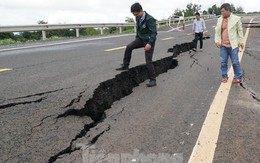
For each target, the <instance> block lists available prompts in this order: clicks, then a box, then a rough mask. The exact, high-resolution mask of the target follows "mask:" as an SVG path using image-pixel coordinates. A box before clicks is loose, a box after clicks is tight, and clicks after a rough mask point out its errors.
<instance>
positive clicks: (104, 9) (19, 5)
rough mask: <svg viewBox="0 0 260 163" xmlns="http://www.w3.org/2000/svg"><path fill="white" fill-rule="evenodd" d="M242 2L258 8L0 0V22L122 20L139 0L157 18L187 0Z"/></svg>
mask: <svg viewBox="0 0 260 163" xmlns="http://www.w3.org/2000/svg"><path fill="white" fill-rule="evenodd" d="M222 1H224V2H226V3H233V4H234V6H235V7H239V6H242V7H243V9H244V11H245V12H253V11H260V0H246V1H245V0H195V1H191V0H139V1H137V0H135V1H131V0H70V1H68V0H0V26H7V25H35V24H37V22H38V21H39V20H44V21H48V23H49V24H64V23H66V24H72V23H82V24H83V23H124V22H125V18H126V17H130V18H134V17H133V15H132V14H131V13H130V7H131V5H132V4H133V3H135V2H139V3H140V4H141V5H142V6H143V9H144V10H145V11H147V12H148V13H149V14H151V15H152V16H153V17H155V18H156V19H157V20H161V19H167V18H168V17H169V16H170V15H171V14H173V13H174V11H175V10H176V9H177V8H178V9H181V10H182V9H186V6H187V4H188V3H193V4H200V5H202V10H207V9H208V8H209V7H211V6H212V5H214V4H216V5H217V6H220V5H221V2H222Z"/></svg>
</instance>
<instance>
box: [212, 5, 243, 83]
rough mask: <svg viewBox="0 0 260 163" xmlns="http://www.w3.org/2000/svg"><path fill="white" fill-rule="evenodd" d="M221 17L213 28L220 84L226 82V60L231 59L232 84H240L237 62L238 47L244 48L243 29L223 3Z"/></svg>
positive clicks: (240, 69)
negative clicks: (219, 65) (218, 50)
mask: <svg viewBox="0 0 260 163" xmlns="http://www.w3.org/2000/svg"><path fill="white" fill-rule="evenodd" d="M220 9H221V15H222V17H220V18H219V19H218V22H217V26H216V28H215V32H216V33H215V44H216V46H217V47H218V48H220V62H221V71H222V78H223V79H222V82H223V83H226V82H227V80H228V75H227V72H228V58H229V57H230V58H231V61H232V65H233V69H234V74H235V77H234V79H233V81H232V83H240V82H241V78H242V68H241V66H240V63H239V60H238V51H239V47H241V48H242V49H243V48H244V44H243V28H242V22H241V18H240V17H238V16H236V15H233V14H232V13H231V6H230V4H228V3H224V4H223V5H222V6H221V7H220Z"/></svg>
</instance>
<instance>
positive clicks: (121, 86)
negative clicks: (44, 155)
mask: <svg viewBox="0 0 260 163" xmlns="http://www.w3.org/2000/svg"><path fill="white" fill-rule="evenodd" d="M192 46H193V42H188V43H183V44H180V45H178V44H176V45H175V46H173V48H169V49H168V52H172V53H173V55H172V56H169V57H166V58H163V59H160V60H157V61H155V62H153V64H154V67H155V71H156V74H157V75H159V74H162V73H165V72H167V71H168V70H170V69H174V68H175V67H176V66H178V61H177V60H176V59H173V58H175V57H177V56H178V55H179V54H180V53H182V52H187V51H190V50H191V48H192ZM147 79H148V72H147V68H146V65H139V66H136V67H133V68H131V69H129V70H128V71H124V72H121V73H120V74H118V75H116V76H115V78H113V79H109V80H107V81H104V82H102V83H100V84H99V86H98V87H97V88H96V89H95V90H94V93H93V96H92V98H91V99H89V100H87V101H86V103H85V105H84V107H83V108H82V109H68V110H67V111H65V113H63V114H61V115H59V116H58V117H57V119H59V118H62V117H67V116H71V115H72V116H73V115H74V116H89V117H91V119H92V120H93V121H94V122H93V123H91V124H88V125H85V127H84V129H83V130H81V131H80V133H79V134H78V135H77V136H76V137H75V138H74V139H73V140H72V141H71V142H70V146H69V147H67V148H66V149H64V150H62V151H61V152H59V153H58V154H56V155H54V156H52V157H50V159H49V162H55V161H56V160H57V159H58V158H59V156H61V155H64V154H66V153H72V152H74V151H75V150H78V149H72V143H73V142H74V141H76V140H77V139H78V138H81V137H83V136H85V135H86V134H87V132H88V131H89V130H90V129H91V128H93V127H95V126H96V125H97V124H98V123H100V122H102V121H103V120H104V119H105V117H106V115H105V110H107V109H109V108H110V107H111V105H112V104H113V103H114V102H115V101H118V100H120V99H121V98H123V97H126V96H128V95H130V94H131V93H132V92H133V88H134V87H137V86H139V84H140V83H143V82H144V81H145V80H147ZM147 89H148V88H147ZM80 97H81V95H80V96H79V97H78V98H80ZM78 98H77V99H76V100H75V99H74V100H72V101H71V102H70V104H69V105H67V106H68V108H70V107H73V103H74V102H76V101H78V100H79V99H78ZM106 131H107V130H105V131H104V132H101V133H100V134H99V135H97V136H96V137H94V138H93V139H92V140H91V141H90V144H94V143H95V142H96V141H97V140H98V138H99V137H100V136H101V135H102V134H104V133H105V132H106Z"/></svg>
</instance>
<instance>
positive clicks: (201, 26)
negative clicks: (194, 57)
mask: <svg viewBox="0 0 260 163" xmlns="http://www.w3.org/2000/svg"><path fill="white" fill-rule="evenodd" d="M195 17H196V19H195V20H194V22H193V26H192V34H193V35H195V39H194V46H193V49H192V50H193V51H197V43H198V40H200V51H202V48H203V32H206V25H205V21H204V20H203V19H202V18H200V13H198V12H197V13H196V14H195Z"/></svg>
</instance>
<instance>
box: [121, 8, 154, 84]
mask: <svg viewBox="0 0 260 163" xmlns="http://www.w3.org/2000/svg"><path fill="white" fill-rule="evenodd" d="M131 12H132V13H133V15H134V16H135V18H136V29H137V31H136V38H135V40H134V41H133V42H131V43H130V44H128V45H127V47H126V50H125V54H124V59H123V64H122V65H121V67H119V68H117V69H116V70H118V71H119V70H128V68H129V64H130V60H131V55H132V51H133V50H134V49H138V48H142V47H144V52H145V61H146V67H147V69H148V76H149V79H150V80H149V82H148V83H147V86H148V87H153V86H156V73H155V69H154V65H153V62H152V58H153V52H154V46H155V41H156V36H157V29H156V20H155V19H154V18H153V17H152V16H151V15H149V14H148V13H147V12H145V11H143V9H142V6H141V5H140V4H139V3H135V4H133V5H132V6H131Z"/></svg>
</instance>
